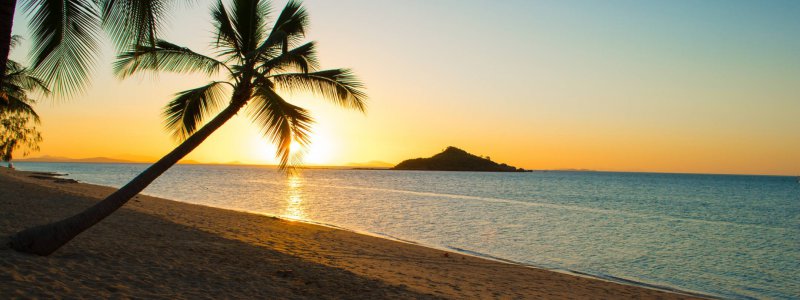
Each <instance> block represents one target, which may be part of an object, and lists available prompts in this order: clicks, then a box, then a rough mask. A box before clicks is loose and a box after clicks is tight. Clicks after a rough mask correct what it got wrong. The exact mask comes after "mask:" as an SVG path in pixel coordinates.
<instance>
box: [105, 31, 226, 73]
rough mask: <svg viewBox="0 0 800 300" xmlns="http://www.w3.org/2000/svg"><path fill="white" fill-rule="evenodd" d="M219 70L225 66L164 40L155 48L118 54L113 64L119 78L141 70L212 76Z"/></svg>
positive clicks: (136, 48)
mask: <svg viewBox="0 0 800 300" xmlns="http://www.w3.org/2000/svg"><path fill="white" fill-rule="evenodd" d="M220 68H226V66H225V64H223V63H222V62H220V61H217V60H215V59H213V58H210V57H207V56H204V55H201V54H198V53H195V52H193V51H192V50H189V49H188V48H184V47H180V46H178V45H175V44H172V43H170V42H167V41H164V40H158V42H157V43H156V47H150V46H135V49H133V50H131V51H127V52H123V53H121V54H119V55H118V56H117V61H116V62H114V74H116V75H117V76H119V77H120V78H126V77H128V76H131V75H133V74H134V73H136V72H138V71H141V70H150V71H166V72H176V73H188V72H203V73H206V74H207V75H213V74H215V73H216V72H217V71H218V70H219V69H220Z"/></svg>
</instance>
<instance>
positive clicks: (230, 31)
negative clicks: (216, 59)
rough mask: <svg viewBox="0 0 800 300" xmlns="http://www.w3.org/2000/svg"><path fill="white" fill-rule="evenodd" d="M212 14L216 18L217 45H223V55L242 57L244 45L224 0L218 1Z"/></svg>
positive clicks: (229, 57)
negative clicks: (240, 42) (241, 43)
mask: <svg viewBox="0 0 800 300" xmlns="http://www.w3.org/2000/svg"><path fill="white" fill-rule="evenodd" d="M211 16H212V18H213V20H214V26H215V27H216V28H217V40H216V46H217V47H221V48H222V51H221V52H220V54H221V55H222V56H226V57H228V59H233V58H238V59H241V58H242V46H241V45H240V44H239V34H238V33H237V32H236V30H235V29H234V28H233V24H232V23H231V17H230V15H228V11H227V10H226V9H225V5H224V4H222V0H219V1H217V4H216V5H215V6H214V7H212V8H211Z"/></svg>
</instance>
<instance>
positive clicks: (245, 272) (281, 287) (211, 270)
mask: <svg viewBox="0 0 800 300" xmlns="http://www.w3.org/2000/svg"><path fill="white" fill-rule="evenodd" d="M0 189H2V190H3V191H4V194H6V195H8V196H9V197H3V198H4V199H2V200H0V216H2V217H3V218H2V219H4V222H2V223H0V235H2V236H7V235H8V234H10V233H13V232H15V231H16V230H19V229H20V228H24V227H26V226H30V225H32V224H38V223H41V222H45V221H49V220H52V219H58V218H61V217H63V216H65V215H70V214H72V213H74V212H75V211H80V210H81V209H82V208H83V207H86V205H90V204H92V203H93V202H94V201H92V200H90V199H88V198H83V197H78V196H71V195H64V194H60V193H57V192H55V191H52V190H48V189H45V188H42V187H39V186H36V185H33V184H27V183H17V182H14V183H9V182H8V181H7V180H0ZM31 195H33V196H35V197H30V196H31ZM21 196H26V197H25V198H22V197H21ZM28 198H31V199H28ZM20 199H25V201H20ZM5 244H6V243H5V242H4V243H3V246H2V248H0V252H2V254H0V266H2V267H0V278H3V279H4V280H0V282H2V283H0V294H3V295H17V296H23V297H41V298H49V297H52V296H61V297H97V296H111V297H113V296H128V297H135V298H163V297H166V298H175V297H180V298H210V297H213V298H218V297H225V298H279V299H302V298H314V299H326V298H327V299H331V298H335V299H364V298H367V299H386V298H389V299H391V298H403V299H430V298H436V297H434V296H433V295H426V294H420V293H417V292H414V291H410V290H408V289H407V288H405V287H400V286H393V285H389V284H386V283H384V282H382V281H379V280H375V279H370V278H365V277H362V276H359V275H356V274H354V273H352V272H349V271H347V270H343V269H339V268H334V267H330V266H326V265H322V264H318V263H314V262H309V261H304V260H302V259H300V258H298V257H295V256H292V255H289V254H285V253H282V252H279V251H275V250H272V249H269V248H266V247H260V246H257V245H252V244H248V243H244V242H241V241H237V240H232V239H227V238H224V237H221V236H218V235H214V234H211V233H207V232H204V231H201V230H199V229H196V228H193V227H189V226H185V225H181V224H176V223H173V222H170V221H169V220H166V219H164V218H161V217H158V216H153V215H148V214H145V213H140V212H137V211H134V210H132V209H129V208H123V209H122V210H120V211H119V212H118V213H117V214H114V215H113V216H111V217H109V218H108V219H107V220H106V221H104V222H102V223H101V224H99V225H98V226H95V227H93V228H92V229H90V230H89V231H87V232H86V234H85V235H81V236H80V237H79V238H77V239H75V240H74V243H70V244H69V245H67V246H66V247H64V248H63V249H62V251H59V252H57V253H55V254H54V255H51V256H49V257H40V256H33V255H27V254H22V253H18V252H15V251H13V250H11V249H10V248H9V247H7V246H6V245H5Z"/></svg>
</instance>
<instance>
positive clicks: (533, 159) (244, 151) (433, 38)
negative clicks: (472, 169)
mask: <svg viewBox="0 0 800 300" xmlns="http://www.w3.org/2000/svg"><path fill="white" fill-rule="evenodd" d="M283 3H284V2H283V1H278V2H276V7H280V6H281V5H282V4H283ZM306 5H307V7H308V9H309V13H310V15H311V20H312V25H311V26H312V27H311V31H310V32H309V39H313V40H317V41H318V42H319V46H320V47H319V56H320V59H321V61H322V64H323V67H351V68H353V69H354V70H355V71H356V72H357V74H358V75H359V76H360V77H361V79H362V80H363V81H364V82H365V83H366V84H367V87H368V93H369V95H370V102H369V109H368V112H367V114H360V113H358V112H354V111H345V110H341V109H338V108H336V107H334V106H333V105H331V104H329V103H326V102H324V101H322V100H317V99H314V98H313V97H309V96H305V95H294V96H292V97H290V99H293V100H294V101H295V102H296V103H297V104H300V105H301V106H304V107H307V108H309V109H310V110H311V112H312V113H313V115H314V117H315V118H316V120H317V124H316V126H315V127H314V132H315V135H314V138H313V139H312V141H313V144H312V145H311V148H310V153H309V155H308V157H307V163H308V164H312V165H344V164H348V163H353V162H356V163H358V162H368V161H374V160H375V161H385V162H389V163H397V162H399V161H400V160H402V159H406V158H413V157H421V156H430V155H433V154H435V153H437V152H439V151H441V150H442V149H444V148H445V147H446V146H457V147H460V148H463V149H465V150H467V151H469V152H472V153H475V154H478V155H489V156H491V157H492V159H493V160H494V161H498V162H505V163H508V164H511V165H515V166H518V167H524V168H529V169H559V168H583V169H597V170H615V171H655V172H691V173H748V174H786V175H797V174H800V123H798V122H797V120H798V119H800V58H798V56H797V55H796V53H800V42H798V39H796V36H797V34H798V33H800V23H799V22H798V21H797V20H796V19H797V18H794V16H796V15H797V14H794V12H798V13H800V9H798V5H796V4H795V3H793V2H791V1H789V2H780V1H778V2H776V5H775V6H774V7H764V6H762V5H759V4H758V3H754V2H753V3H748V2H747V1H743V2H738V1H731V2H729V3H728V5H726V6H725V7H715V6H714V5H712V4H696V3H695V2H692V1H686V2H682V1H675V2H670V3H647V4H644V3H637V4H635V5H624V6H623V5H614V4H613V3H611V4H608V5H606V6H602V5H600V4H599V3H596V2H582V3H579V4H578V3H571V4H567V3H558V2H550V3H541V2H537V3H528V2H521V3H516V2H503V3H493V2H469V1H467V2H448V1H442V2H436V3H435V4H429V3H427V2H422V1H420V2H396V3H394V2H385V1H380V2H373V1H355V0H353V1H341V2H340V1H336V2H333V1H306ZM698 5H701V6H700V7H698ZM782 5H783V6H782ZM181 11H182V13H181V14H180V15H179V16H174V17H173V19H172V22H171V23H170V26H169V29H168V30H167V31H166V32H165V33H164V36H163V37H164V38H165V39H167V40H170V41H171V42H174V43H177V44H181V45H185V46H188V47H190V48H192V49H194V50H196V51H198V52H203V53H213V50H212V49H210V48H209V42H210V34H209V32H210V31H211V29H212V28H211V25H210V24H209V17H208V5H207V3H206V2H203V1H201V2H199V3H198V6H197V7H192V8H181ZM24 19H25V18H24V15H21V14H20V13H19V12H18V14H17V19H16V20H18V21H17V22H16V24H15V27H14V32H15V33H16V34H21V35H23V36H26V35H27V28H26V27H27V26H26V25H25V24H24V22H20V21H19V20H24ZM28 46H29V45H27V44H25V45H23V46H22V47H20V48H19V49H16V52H15V53H13V54H12V58H15V59H17V60H20V61H25V57H26V53H27V49H28ZM112 58H113V53H112V51H111V49H110V47H106V54H105V57H104V59H102V62H101V64H100V65H98V67H97V70H96V72H95V79H94V81H93V85H92V87H91V88H90V89H89V90H88V91H87V92H86V93H85V94H83V95H81V96H80V97H77V98H75V99H70V100H53V99H46V100H44V101H42V102H41V103H40V104H39V105H38V106H37V108H38V111H39V112H40V114H41V116H42V119H43V127H42V128H43V134H44V138H45V141H44V143H43V144H42V145H41V151H40V152H39V153H36V154H34V155H33V156H39V155H53V156H67V157H73V158H82V157H96V156H106V157H118V158H127V159H135V160H147V159H155V158H158V157H160V156H161V155H163V154H165V153H167V152H168V151H169V150H170V149H171V148H172V147H174V145H175V144H174V143H173V142H172V141H171V140H170V137H169V135H168V134H167V133H166V132H165V131H164V130H163V129H162V128H163V126H162V124H163V123H162V120H161V117H160V111H161V107H162V106H163V105H164V104H166V103H167V101H168V100H169V99H171V95H172V94H173V93H175V92H177V91H181V90H184V89H188V88H193V87H196V86H199V85H201V84H202V83H204V82H206V81H207V79H205V78H203V77H202V76H186V75H160V76H158V77H157V78H156V79H155V80H154V78H153V77H151V76H143V77H139V78H133V79H128V80H125V81H119V80H117V79H115V78H113V76H111V68H110V62H111V61H112ZM273 157H274V148H273V147H272V146H270V145H269V144H268V143H267V142H266V141H265V140H264V139H262V138H261V137H260V136H259V134H258V130H257V129H256V127H254V126H251V125H250V123H249V120H248V119H246V118H244V117H237V118H236V119H234V120H232V121H231V122H230V123H229V124H226V125H225V126H224V127H223V128H222V129H221V130H219V131H218V132H217V133H215V134H214V135H213V136H212V137H211V138H210V139H209V140H207V141H206V142H205V143H204V144H203V145H202V146H201V147H200V148H198V149H197V150H195V151H194V152H193V153H192V154H190V155H189V156H188V157H187V159H191V160H196V161H200V162H209V163H228V162H234V161H237V162H241V163H252V164H261V163H267V164H271V163H274V162H275V160H274V158H273Z"/></svg>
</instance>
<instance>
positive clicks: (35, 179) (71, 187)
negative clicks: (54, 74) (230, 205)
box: [1, 170, 718, 298]
mask: <svg viewBox="0 0 800 300" xmlns="http://www.w3.org/2000/svg"><path fill="white" fill-rule="evenodd" d="M1 174H2V176H6V177H9V176H10V177H12V178H14V179H17V180H19V179H20V178H24V177H27V178H30V179H29V180H28V183H33V184H38V185H43V186H45V187H48V188H54V187H55V188H56V189H57V190H58V191H59V192H67V193H70V194H75V193H76V191H75V188H76V187H78V188H79V189H78V190H79V191H78V192H77V194H80V195H83V196H85V192H86V191H87V190H97V189H102V190H113V188H111V187H105V186H99V185H94V184H91V183H77V182H76V181H74V179H66V178H62V177H60V176H59V175H62V174H57V173H49V174H48V173H36V172H25V171H8V170H4V171H3V172H2V173H1ZM27 178H26V179H27ZM4 179H5V178H4ZM48 179H50V180H48ZM143 196H144V197H145V198H155V197H151V196H147V195H143ZM160 200H162V201H169V202H174V203H175V204H178V205H191V206H193V207H195V208H199V209H201V210H216V209H221V210H225V211H229V212H231V213H241V214H254V215H259V216H265V217H268V218H273V219H279V220H283V221H285V222H291V223H295V222H296V223H298V224H306V225H308V226H321V227H324V228H327V229H330V230H338V231H344V232H350V233H353V234H356V235H360V236H368V237H375V238H379V239H382V240H386V241H391V242H395V243H397V242H399V243H403V244H405V245H409V246H411V247H419V248H422V249H423V250H424V251H427V252H437V253H438V254H441V253H444V254H441V255H444V256H450V255H452V254H447V253H450V252H451V251H452V252H455V253H458V255H459V256H464V257H472V259H475V260H479V261H484V262H483V263H488V262H489V261H491V262H494V263H497V264H504V265H507V266H513V267H516V268H521V269H530V270H535V271H537V272H542V271H543V272H552V273H553V274H564V275H567V276H574V277H576V278H586V279H588V280H597V281H602V282H606V283H608V284H614V285H617V284H619V285H624V286H630V287H632V288H634V289H644V290H650V291H656V292H663V293H666V294H667V295H671V296H676V297H678V298H682V297H689V298H691V297H697V298H717V297H718V296H715V295H710V294H706V293H700V292H695V291H687V290H681V289H677V288H673V287H669V286H659V285H652V284H647V283H643V282H637V281H632V280H627V279H624V278H612V277H608V276H606V277H604V276H602V275H595V274H588V273H582V272H579V271H574V270H563V269H550V268H545V267H542V266H535V265H530V264H524V263H520V262H516V261H512V260H508V259H504V258H501V257H494V256H491V255H488V254H484V253H480V252H475V251H470V250H468V249H460V248H455V247H445V248H442V247H438V246H435V245H425V244H421V243H417V242H415V241H408V240H403V239H399V238H396V237H392V236H390V235H386V234H381V233H375V232H364V231H358V230H351V229H348V228H343V227H341V226H336V225H333V224H325V223H319V222H314V221H307V220H291V219H280V218H279V217H278V216H274V215H268V214H264V213H254V212H248V211H238V210H231V209H227V208H222V207H213V206H205V205H199V204H191V203H186V202H182V201H175V200H168V199H160ZM138 201H141V200H137V202H138ZM377 277H379V278H380V277H381V276H377ZM601 285H602V284H601ZM404 286H406V287H408V285H407V284H406V285H404ZM428 288H429V289H431V287H428ZM435 289H436V288H435V287H433V288H432V290H435ZM412 290H413V288H412ZM423 291H425V290H424V289H423ZM441 296H445V297H446V298H451V297H453V298H459V296H455V295H441ZM522 296H527V295H524V294H522ZM573 296H577V295H570V297H573ZM589 298H592V297H589Z"/></svg>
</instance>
